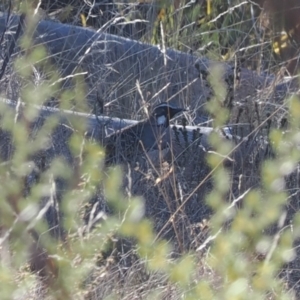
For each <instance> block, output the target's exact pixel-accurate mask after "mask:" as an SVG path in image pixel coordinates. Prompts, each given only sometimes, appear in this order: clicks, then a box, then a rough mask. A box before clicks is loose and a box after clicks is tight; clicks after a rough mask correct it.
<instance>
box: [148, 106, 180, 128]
mask: <svg viewBox="0 0 300 300" xmlns="http://www.w3.org/2000/svg"><path fill="white" fill-rule="evenodd" d="M182 111H186V109H184V108H181V107H176V106H173V105H172V104H169V103H167V102H162V103H160V104H158V105H157V106H155V107H154V109H153V111H152V114H151V117H152V118H154V119H155V122H156V124H157V125H158V126H164V127H168V126H169V122H170V120H171V119H173V118H174V117H175V115H177V114H178V113H180V112H182Z"/></svg>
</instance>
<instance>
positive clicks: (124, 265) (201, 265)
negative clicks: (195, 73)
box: [0, 2, 300, 299]
mask: <svg viewBox="0 0 300 300" xmlns="http://www.w3.org/2000/svg"><path fill="white" fill-rule="evenodd" d="M24 3H25V2H22V4H24ZM24 13H25V15H26V30H25V33H24V35H23V36H22V38H21V40H20V47H21V49H22V50H23V51H22V55H20V56H19V57H18V59H16V61H15V63H14V67H15V70H16V72H17V73H18V75H19V76H20V78H21V79H22V82H24V83H25V84H23V85H21V90H20V95H21V101H22V102H23V103H25V105H24V106H23V105H22V104H21V103H20V102H19V103H18V104H17V105H16V106H11V107H10V106H8V105H7V104H1V130H2V132H1V134H2V141H1V149H2V153H1V156H2V161H1V164H0V177H1V185H0V189H1V193H0V195H1V196H0V207H1V208H0V220H1V239H0V245H1V265H0V277H1V280H0V289H1V297H2V298H3V299H22V298H24V299H25V298H29V297H30V296H32V297H33V298H36V299H40V298H41V297H42V296H45V295H47V296H49V297H53V298H55V299H77V298H78V299H83V298H86V299H103V298H105V297H107V299H129V298H134V297H142V298H143V299H144V298H145V299H147V298H149V299H158V298H162V299H171V298H175V299H179V298H184V299H275V298H276V299H291V298H292V297H293V291H292V290H291V289H290V288H289V287H287V283H288V277H287V276H284V275H282V270H283V269H284V268H285V267H286V266H287V264H288V263H290V262H291V261H292V260H294V259H297V256H296V252H295V250H294V249H293V247H294V243H295V242H296V241H297V239H298V235H299V233H300V231H299V228H300V227H299V226H300V224H299V220H300V218H299V214H298V213H296V214H295V215H294V216H292V217H291V219H290V220H287V218H288V217H290V216H289V215H288V214H287V212H286V208H287V206H288V205H289V203H288V201H289V194H288V191H287V189H286V181H287V180H288V178H289V176H292V173H293V172H294V171H295V170H296V168H297V166H298V162H299V159H300V157H299V156H300V152H299V149H298V144H299V133H298V132H299V125H300V115H299V112H300V102H299V101H300V100H299V99H298V98H297V97H296V96H294V97H291V98H289V99H286V101H285V103H284V105H285V107H286V108H287V109H288V110H289V114H290V118H289V127H288V130H286V131H284V132H283V131H282V130H278V129H276V130H275V129H274V130H272V132H271V134H270V138H269V143H270V145H271V147H272V153H273V155H272V156H270V158H268V159H266V160H265V161H261V162H260V167H261V173H260V174H256V176H257V177H259V178H260V184H259V185H258V186H255V187H251V188H249V189H248V190H246V191H245V192H243V193H241V194H236V193H233V195H232V194H231V192H232V190H231V187H232V174H231V171H230V169H228V167H227V166H226V165H225V162H226V161H227V160H228V159H230V157H231V155H232V153H234V151H235V149H236V148H237V144H238V143H239V142H241V143H242V141H239V140H238V141H237V144H235V143H234V142H235V141H233V140H224V138H223V137H222V135H221V134H220V130H221V128H222V126H223V125H225V124H226V122H227V120H228V118H229V113H230V112H229V111H228V110H227V109H226V108H225V107H224V105H223V104H224V103H223V102H224V98H225V95H226V87H225V84H224V83H223V82H222V73H223V70H222V68H221V66H219V65H215V66H214V67H213V68H212V69H211V70H210V72H209V73H210V74H211V75H210V78H209V81H210V83H211V86H212V88H213V90H214V96H213V97H212V99H210V101H209V102H208V104H207V111H208V112H209V114H211V115H212V116H214V122H213V128H214V131H213V133H212V134H211V136H210V145H211V147H212V150H211V151H209V153H208V154H207V163H208V165H209V167H210V172H209V173H208V174H207V177H206V179H205V180H207V181H208V180H211V181H212V183H213V188H212V190H211V191H210V192H209V193H207V195H206V196H205V199H200V200H201V201H202V202H203V203H204V201H205V203H206V204H207V205H208V206H209V207H210V208H211V209H212V211H213V215H212V216H211V217H210V218H209V220H207V224H206V226H205V227H207V228H208V230H207V234H206V237H205V239H204V241H203V242H202V243H201V245H197V247H190V245H185V247H182V248H181V249H180V250H181V251H180V250H179V249H178V247H177V245H178V244H180V243H181V241H178V243H177V244H176V239H178V236H175V237H174V239H173V241H167V240H164V239H161V238H158V233H157V232H156V231H155V224H153V221H151V219H149V218H145V216H144V215H145V211H146V209H147V207H146V203H145V201H144V199H143V198H142V197H139V196H134V195H129V196H128V193H127V195H126V194H125V193H124V191H123V189H122V187H123V176H129V175H128V174H124V173H123V172H122V169H121V168H120V167H118V166H116V167H113V168H110V169H107V168H105V166H104V163H103V159H104V150H103V148H102V146H101V145H100V144H97V143H96V142H95V141H93V140H90V139H88V138H87V137H86V135H85V132H86V130H87V126H88V125H87V124H86V123H85V122H76V118H74V119H73V120H71V121H70V124H71V125H72V126H70V128H69V129H64V130H70V133H68V134H67V135H66V136H64V135H62V136H63V137H65V138H66V139H67V140H66V141H65V140H60V141H55V139H53V138H52V136H53V135H54V133H55V131H56V130H58V131H59V130H61V129H59V128H62V127H63V126H62V125H61V123H62V122H61V115H59V114H55V113H54V114H52V115H50V116H48V117H47V118H42V119H41V120H40V121H39V122H37V119H38V118H39V114H40V111H39V110H38V109H36V107H34V106H33V105H35V104H36V105H43V104H44V103H45V102H46V100H47V99H50V98H51V97H55V98H57V99H59V106H60V108H63V109H66V108H70V107H74V106H75V107H77V108H78V110H84V109H82V107H84V106H85V86H84V85H83V84H82V82H83V80H82V78H80V77H74V78H73V80H74V84H75V88H74V90H72V91H70V90H68V91H63V90H62V89H61V85H60V80H59V75H58V72H56V71H54V66H50V65H49V63H47V60H43V58H45V57H47V51H46V49H45V48H44V47H43V46H42V45H41V46H39V47H35V49H34V50H32V39H31V38H32V30H33V28H34V25H35V22H36V21H37V20H36V19H35V18H31V15H32V14H33V10H32V9H30V8H28V7H26V10H25V12H24ZM170 24H173V23H172V22H171V23H170ZM174 26H175V25H174ZM170 28H171V27H170ZM171 29H172V28H171ZM174 39H175V40H176V41H178V39H177V38H176V36H174ZM170 41H172V40H170ZM36 70H38V71H39V70H43V72H44V73H47V71H49V72H48V73H47V74H48V77H47V79H46V80H44V81H43V82H42V83H40V84H39V85H36V84H35V82H34V81H33V78H34V76H35V74H36V72H37V71H36ZM70 100H71V101H70ZM62 136H60V137H62ZM55 143H58V144H59V145H60V146H61V147H62V148H61V151H58V153H59V155H57V153H54V152H53V151H54V150H53V148H51V147H52V146H53V144H55ZM7 147H8V149H6V148H7ZM64 147H66V148H64ZM5 149H6V150H7V151H5ZM64 149H69V151H70V152H69V153H65V152H64V151H65V150H64ZM242 175H243V174H241V176H242ZM171 176H174V178H175V179H176V172H175V173H172V174H171ZM204 183H205V182H204ZM204 183H203V184H204ZM199 184H200V182H199ZM99 190H101V193H102V194H103V199H104V200H103V201H105V205H107V207H108V209H107V210H105V211H104V210H99V209H98V205H100V204H99V203H98V202H96V203H93V206H92V207H90V206H91V203H90V199H91V198H92V197H93V196H94V195H95V193H97V192H99ZM167 196H168V195H167ZM167 196H166V197H167ZM185 196H186V199H187V198H188V197H191V196H192V195H185ZM171 200H172V199H171ZM174 200H175V199H174ZM176 200H177V199H176ZM167 201H170V199H166V202H167ZM87 207H89V210H88V211H89V215H88V216H86V215H85V214H86V211H87ZM52 210H53V211H52ZM180 213H181V211H180V210H177V211H176V213H174V214H173V215H171V216H170V221H168V222H169V223H172V218H175V214H176V215H178V214H180ZM86 220H87V221H86ZM172 226H174V228H176V226H177V224H176V222H175V223H173V224H172ZM173 242H174V243H173ZM187 249H188V250H187Z"/></svg>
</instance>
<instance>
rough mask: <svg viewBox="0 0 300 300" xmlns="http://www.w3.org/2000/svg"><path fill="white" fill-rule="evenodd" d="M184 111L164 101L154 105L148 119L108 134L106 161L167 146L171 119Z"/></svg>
mask: <svg viewBox="0 0 300 300" xmlns="http://www.w3.org/2000/svg"><path fill="white" fill-rule="evenodd" d="M182 111H185V109H184V108H180V107H175V106H173V105H171V104H169V103H166V102H163V103H160V104H159V105H157V106H155V107H154V109H153V111H152V113H151V115H150V116H149V118H148V119H145V120H143V121H141V122H139V123H137V124H134V125H132V126H129V127H126V128H123V129H121V130H119V131H117V132H115V133H113V134H111V135H109V136H107V137H106V138H105V140H104V146H105V149H106V162H107V163H113V162H121V161H124V160H125V161H128V160H130V159H132V158H134V157H135V156H136V155H138V154H139V153H142V152H147V151H149V150H156V149H163V148H165V147H167V144H168V142H169V137H168V135H167V133H166V129H167V128H168V126H169V122H170V120H171V119H172V118H174V117H175V115H176V114H178V113H180V112H182Z"/></svg>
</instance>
